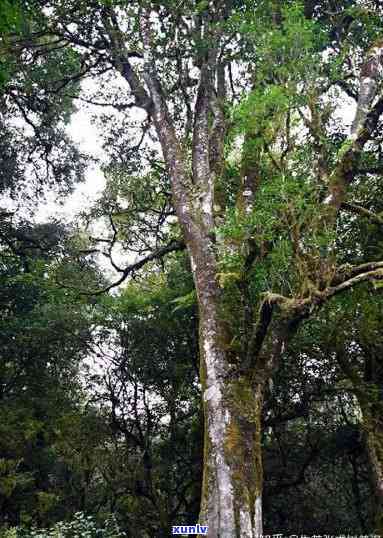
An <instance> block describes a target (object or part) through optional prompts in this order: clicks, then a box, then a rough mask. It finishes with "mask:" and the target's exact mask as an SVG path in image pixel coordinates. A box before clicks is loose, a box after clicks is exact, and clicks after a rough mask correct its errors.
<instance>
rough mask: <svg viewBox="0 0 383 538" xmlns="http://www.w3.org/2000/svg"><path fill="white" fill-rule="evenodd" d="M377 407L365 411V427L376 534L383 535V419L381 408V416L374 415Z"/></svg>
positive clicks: (369, 407) (379, 411) (370, 407)
mask: <svg viewBox="0 0 383 538" xmlns="http://www.w3.org/2000/svg"><path fill="white" fill-rule="evenodd" d="M374 407H375V406H368V407H367V410H366V409H364V410H362V411H363V425H364V428H365V430H366V436H367V437H366V441H367V442H366V444H367V452H368V457H369V460H370V475H371V483H372V487H373V491H374V511H375V532H376V533H377V534H379V535H381V536H382V535H383V417H382V414H381V411H382V409H381V406H377V407H379V410H378V413H379V416H375V413H372V412H371V411H372V410H373V408H374Z"/></svg>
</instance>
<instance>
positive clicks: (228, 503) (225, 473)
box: [200, 317, 263, 538]
mask: <svg viewBox="0 0 383 538" xmlns="http://www.w3.org/2000/svg"><path fill="white" fill-rule="evenodd" d="M200 332H201V359H202V360H201V380H202V390H203V405H204V412H205V440H204V444H205V446H204V472H203V489H202V501H201V515H200V522H201V523H203V524H206V525H208V526H209V531H208V536H209V537H211V538H213V537H214V538H217V537H220V538H233V537H238V538H240V537H241V538H255V536H258V535H261V534H262V453H261V411H262V403H263V390H262V389H263V387H262V386H261V385H258V386H257V387H256V388H254V387H253V386H252V384H251V383H250V381H249V379H248V378H246V377H234V378H231V377H230V371H229V368H227V367H225V365H228V360H227V357H225V354H224V351H223V350H222V346H220V336H221V335H220V331H219V328H218V327H217V323H216V320H214V319H212V318H211V317H210V318H207V317H203V319H202V320H201V329H200Z"/></svg>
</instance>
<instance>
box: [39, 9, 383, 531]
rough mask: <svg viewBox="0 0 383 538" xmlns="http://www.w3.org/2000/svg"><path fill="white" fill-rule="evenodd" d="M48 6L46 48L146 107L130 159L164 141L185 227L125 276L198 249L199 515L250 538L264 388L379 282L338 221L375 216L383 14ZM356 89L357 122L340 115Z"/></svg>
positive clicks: (126, 105)
mask: <svg viewBox="0 0 383 538" xmlns="http://www.w3.org/2000/svg"><path fill="white" fill-rule="evenodd" d="M44 7H45V8H48V10H47V11H46V12H45V13H47V16H46V17H45V19H44V22H43V24H42V27H43V31H41V32H32V34H31V38H32V40H34V43H35V44H36V43H41V41H39V40H41V39H42V37H41V36H42V35H43V34H44V31H45V34H49V35H55V36H56V37H57V39H58V40H60V43H62V45H63V47H72V48H74V49H75V50H76V51H77V53H78V54H79V55H80V57H81V58H82V62H80V65H81V66H82V68H81V69H78V71H77V72H78V76H84V75H86V74H88V73H89V72H90V71H92V69H93V70H95V66H97V69H98V70H99V72H102V73H104V74H105V73H106V77H105V79H103V80H102V83H103V84H105V83H106V82H107V83H109V84H112V82H113V78H115V77H116V76H117V74H118V75H119V76H120V77H122V80H123V81H125V83H126V86H127V89H128V92H127V99H126V100H125V101H121V99H120V101H117V103H116V102H113V101H111V103H112V106H114V107H115V108H117V109H118V110H120V111H127V110H128V111H129V110H131V109H132V108H133V109H140V110H141V111H143V112H144V116H145V120H144V126H143V134H142V137H141V136H138V143H137V141H135V143H134V144H133V148H132V144H130V150H129V151H127V148H126V146H125V149H124V150H123V151H125V152H126V155H125V160H129V158H132V154H133V151H135V152H136V153H137V151H139V150H140V147H141V146H142V141H143V140H144V138H145V136H146V133H148V134H151V135H152V136H155V137H156V140H157V141H158V145H159V148H160V152H161V154H162V158H163V160H164V163H165V167H166V173H167V175H168V178H169V182H170V185H171V193H172V204H173V207H174V209H175V212H176V214H177V217H178V223H179V226H180V230H181V234H182V237H181V239H179V240H177V241H171V242H168V243H166V244H162V245H160V246H158V245H156V248H155V249H154V250H153V252H151V253H150V254H148V255H146V256H145V257H143V258H142V259H140V260H139V261H138V262H137V263H133V264H130V265H128V266H127V267H126V268H122V269H121V278H120V279H119V282H122V281H123V280H124V279H125V278H127V277H128V276H129V275H130V274H131V273H132V272H135V271H136V270H137V269H139V268H140V267H142V266H143V265H144V264H145V262H147V261H151V260H152V259H153V258H159V257H163V256H164V255H165V254H167V253H168V252H170V251H172V250H177V249H180V248H184V246H185V245H186V248H187V251H188V254H189V256H190V261H191V267H192V273H193V277H194V283H195V288H196V293H197V300H198V308H199V333H200V363H201V364H200V378H201V384H202V392H203V404H204V413H205V451H204V458H205V461H204V477H203V487H202V502H201V512H200V522H201V523H206V524H208V525H209V531H208V536H210V537H218V536H220V537H221V538H232V537H233V536H241V537H244V538H246V537H251V538H254V537H255V536H258V535H261V534H262V482H263V478H262V454H261V413H262V407H263V400H264V393H265V388H266V386H267V383H268V381H269V379H270V377H271V376H272V374H273V372H274V370H275V369H276V368H277V366H278V363H279V362H280V360H281V358H283V356H284V353H285V351H286V349H287V345H288V343H289V341H290V340H291V338H292V337H293V336H294V334H295V332H296V330H297V328H298V326H299V324H300V323H301V322H302V321H303V320H305V319H307V318H308V317H309V316H312V315H313V314H314V313H315V312H316V311H317V310H318V309H319V308H320V307H321V306H322V305H324V304H325V303H326V302H328V301H329V300H330V299H331V298H332V297H334V296H336V295H339V294H341V293H344V292H347V290H350V289H352V288H353V287H354V286H356V285H357V284H359V283H360V282H366V281H373V280H377V279H381V278H382V276H383V262H382V261H381V259H382V257H381V253H379V255H378V254H376V255H374V256H372V257H371V258H368V259H367V261H365V260H363V261H362V260H361V259H360V252H359V250H358V248H357V247H354V248H353V249H351V252H349V251H346V250H345V249H344V248H343V245H342V241H343V240H344V236H345V235H347V229H344V227H342V226H341V225H340V223H341V214H342V212H343V211H352V212H354V213H355V214H357V215H360V216H362V217H363V216H368V217H369V218H371V219H375V220H379V218H380V217H379V215H376V214H374V213H373V212H371V211H369V210H368V209H367V208H365V207H363V206H360V205H359V204H357V203H356V200H355V199H354V195H355V192H356V190H355V185H356V186H358V185H359V184H360V182H362V181H363V180H364V178H371V175H373V177H375V175H376V174H379V173H380V172H381V170H380V169H379V155H380V152H381V150H382V148H381V144H382V142H381V139H380V137H379V127H380V116H381V114H382V113H383V96H382V94H381V85H382V64H383V46H382V40H381V31H382V23H381V20H382V19H381V8H379V5H378V4H377V3H376V2H369V3H366V2H358V1H350V2H347V3H344V2H334V3H328V2H325V1H324V2H307V3H306V5H305V6H302V5H300V4H297V3H295V2H291V3H290V2H287V3H285V2H284V3H283V4H282V5H281V3H279V2H274V1H259V2H257V1H249V2H231V1H223V0H222V1H220V0H217V1H212V2H204V1H203V2H192V1H188V0H185V1H181V2H173V1H171V0H169V1H163V2H129V4H128V3H127V2H124V1H123V0H121V1H117V0H116V1H109V0H108V1H106V0H104V1H99V2H97V1H96V2H93V1H92V2H90V1H85V0H84V1H81V2H78V1H76V2H68V1H65V2H61V1H60V0H51V1H50V2H44ZM34 46H36V45H34ZM46 54H48V55H49V50H48V51H46ZM108 74H109V79H108ZM76 76H77V75H76ZM72 78H73V77H72ZM95 80H96V81H97V79H95ZM105 81H106V82H105ZM125 91H126V87H125ZM121 95H124V93H122V94H121ZM346 97H347V98H350V99H351V100H352V101H353V103H354V105H353V110H354V112H353V121H352V125H351V128H350V129H348V125H347V119H346V120H345V119H344V118H343V119H342V118H339V116H338V115H337V108H338V107H339V104H340V102H341V101H342V99H343V100H344V99H345V98H346ZM92 102H93V103H95V104H97V102H96V100H95V99H93V100H92ZM104 102H105V99H104ZM107 104H108V103H107ZM104 119H105V118H104ZM134 137H137V131H134V129H133V138H134ZM125 142H126V140H125ZM140 142H141V144H140ZM121 148H124V146H123V144H121V145H120V149H121ZM142 176H143V177H147V176H145V175H144V173H143V174H142ZM223 217H224V218H223ZM223 221H224V222H223ZM165 224H166V223H165ZM351 224H352V223H351Z"/></svg>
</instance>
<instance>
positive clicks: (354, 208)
mask: <svg viewBox="0 0 383 538" xmlns="http://www.w3.org/2000/svg"><path fill="white" fill-rule="evenodd" d="M341 209H344V210H346V211H349V212H351V213H355V214H356V215H360V216H361V217H366V218H368V219H369V220H370V221H371V222H373V223H374V224H378V225H379V226H383V218H382V217H380V216H379V215H377V214H376V213H373V212H372V211H370V210H369V209H366V208H364V207H362V206H360V205H356V204H351V203H349V202H343V203H342V205H341Z"/></svg>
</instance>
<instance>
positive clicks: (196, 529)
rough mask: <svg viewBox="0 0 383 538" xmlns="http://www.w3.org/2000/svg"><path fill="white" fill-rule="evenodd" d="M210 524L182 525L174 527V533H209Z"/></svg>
mask: <svg viewBox="0 0 383 538" xmlns="http://www.w3.org/2000/svg"><path fill="white" fill-rule="evenodd" d="M208 528H209V527H208V525H199V524H197V525H190V526H188V525H181V526H179V527H177V526H175V527H174V526H173V527H172V534H207V531H208Z"/></svg>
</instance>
